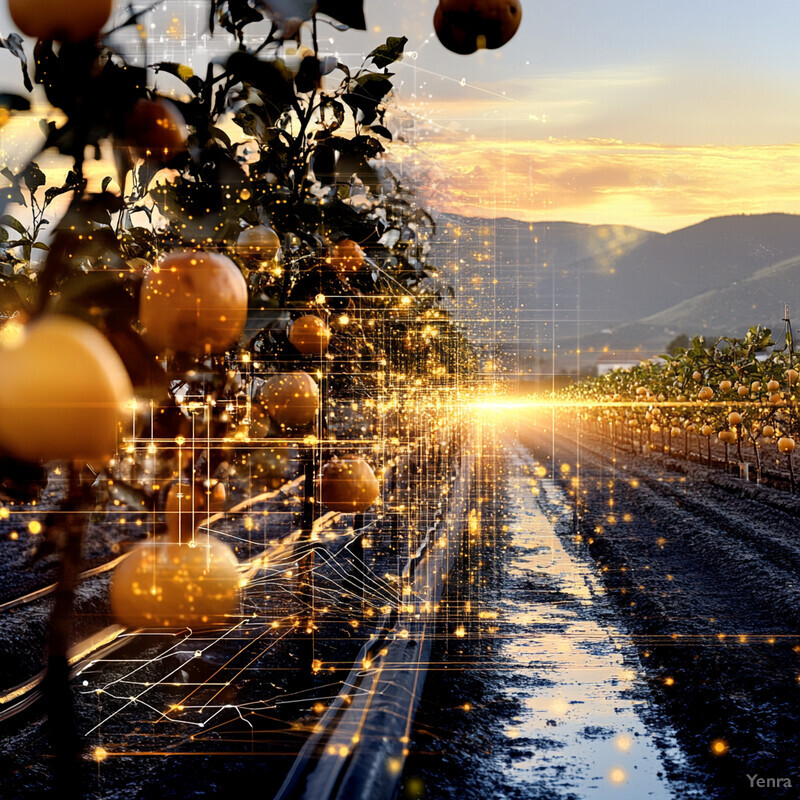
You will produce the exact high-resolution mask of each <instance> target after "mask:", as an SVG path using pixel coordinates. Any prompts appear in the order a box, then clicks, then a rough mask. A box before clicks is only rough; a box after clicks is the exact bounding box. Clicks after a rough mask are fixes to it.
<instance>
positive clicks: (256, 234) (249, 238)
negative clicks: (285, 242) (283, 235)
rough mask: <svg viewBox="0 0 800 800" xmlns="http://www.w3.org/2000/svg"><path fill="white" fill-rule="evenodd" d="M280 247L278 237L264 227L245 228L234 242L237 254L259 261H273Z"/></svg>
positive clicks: (270, 229)
mask: <svg viewBox="0 0 800 800" xmlns="http://www.w3.org/2000/svg"><path fill="white" fill-rule="evenodd" d="M280 247H281V239H280V237H279V236H278V234H277V233H275V231H274V230H272V228H269V227H267V226H266V225H253V226H252V227H250V228H245V229H244V230H243V231H242V232H241V233H240V234H239V238H238V239H237V240H236V252H237V253H239V254H241V255H243V256H251V257H253V258H259V259H260V260H261V261H272V260H274V259H275V256H276V255H278V250H280Z"/></svg>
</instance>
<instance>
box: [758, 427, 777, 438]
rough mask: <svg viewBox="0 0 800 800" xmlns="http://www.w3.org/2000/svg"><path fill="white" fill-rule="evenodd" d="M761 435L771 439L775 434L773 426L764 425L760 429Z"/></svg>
mask: <svg viewBox="0 0 800 800" xmlns="http://www.w3.org/2000/svg"><path fill="white" fill-rule="evenodd" d="M761 435H762V436H764V437H766V438H767V439H771V438H772V437H773V436H774V435H775V428H773V427H772V425H765V426H764V427H763V428H762V429H761Z"/></svg>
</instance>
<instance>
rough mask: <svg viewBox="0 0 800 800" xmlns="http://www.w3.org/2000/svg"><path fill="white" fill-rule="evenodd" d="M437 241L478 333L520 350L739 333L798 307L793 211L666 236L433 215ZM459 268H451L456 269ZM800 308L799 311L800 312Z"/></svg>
mask: <svg viewBox="0 0 800 800" xmlns="http://www.w3.org/2000/svg"><path fill="white" fill-rule="evenodd" d="M439 223H440V226H441V227H442V228H443V229H444V230H443V235H442V237H441V238H442V240H444V241H445V242H446V243H445V244H440V245H437V246H436V247H435V259H436V261H437V263H438V264H440V265H441V266H442V267H443V268H444V274H446V275H447V276H448V278H449V279H450V280H453V281H454V282H455V283H457V285H458V287H459V297H460V308H459V312H460V314H461V316H462V317H463V318H464V319H466V320H467V321H468V322H469V323H472V327H473V331H474V332H475V334H476V336H477V338H479V339H483V340H484V341H486V342H487V343H493V342H499V343H501V344H503V345H504V346H505V349H508V345H512V346H513V348H514V349H516V350H517V352H519V353H520V354H522V355H524V354H529V353H532V352H533V351H537V352H541V351H542V349H543V348H544V347H548V349H549V350H550V351H552V348H553V347H554V346H555V347H556V348H557V350H558V351H559V352H561V353H564V354H567V353H569V351H574V350H575V349H576V347H577V346H578V345H579V344H580V347H581V349H582V350H583V351H584V352H586V351H587V350H590V349H592V350H597V349H603V348H604V347H611V348H617V347H620V348H621V347H631V346H633V345H636V344H641V345H643V346H646V347H648V348H650V347H652V348H654V349H656V350H658V349H662V348H663V347H665V345H666V344H667V343H668V342H669V340H670V339H671V338H672V337H673V336H674V335H675V333H680V332H686V333H689V334H693V333H707V334H713V333H729V332H741V331H742V330H746V328H747V327H748V326H749V325H751V324H754V323H756V322H761V323H763V324H771V325H772V326H773V327H775V326H776V325H778V324H780V319H781V317H782V316H783V313H782V311H783V303H784V302H789V303H790V304H791V305H792V306H795V307H797V308H798V310H799V311H800V305H798V303H800V292H795V293H794V294H793V291H794V287H796V286H800V280H798V279H800V216H795V215H789V214H763V215H739V216H729V217H717V218H713V219H708V220H705V221H704V222H701V223H699V224H697V225H692V226H691V227H688V228H683V229H681V230H678V231H674V232H672V233H669V234H657V233H652V232H649V231H642V230H639V229H636V228H628V227H622V226H591V225H580V224H575V223H569V222H551V223H538V224H533V225H531V224H529V223H526V222H520V221H517V220H509V219H501V220H485V219H471V218H465V217H454V216H444V215H443V216H441V217H440V218H439ZM455 266H458V271H457V272H456V271H454V269H453V268H454V267H455ZM799 316H800V315H799Z"/></svg>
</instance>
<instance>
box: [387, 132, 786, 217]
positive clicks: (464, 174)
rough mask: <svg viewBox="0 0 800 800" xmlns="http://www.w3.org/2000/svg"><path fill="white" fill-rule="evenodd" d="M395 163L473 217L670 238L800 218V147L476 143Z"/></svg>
mask: <svg viewBox="0 0 800 800" xmlns="http://www.w3.org/2000/svg"><path fill="white" fill-rule="evenodd" d="M393 156H394V157H395V158H397V159H398V163H399V169H400V171H401V172H402V173H403V174H404V175H405V176H406V177H407V178H409V179H412V180H415V182H416V183H417V185H418V187H419V188H418V195H419V198H420V201H421V202H422V203H423V204H428V205H430V206H431V207H433V208H436V209H438V210H440V211H450V212H455V213H465V214H472V215H475V216H485V217H500V216H510V217H515V218H518V219H524V220H531V221H544V220H554V219H569V220H573V221H577V222H586V223H591V224H600V223H603V224H620V225H633V226H638V227H642V228H646V229H650V230H658V231H669V230H674V229H676V228H679V227H683V226H685V225H690V224H694V223H696V222H699V221H701V220H703V219H706V218H708V217H712V216H721V215H725V214H741V213H749V214H754V213H767V212H774V211H782V212H787V213H800V194H799V193H798V192H797V184H798V178H799V177H800V174H799V173H800V169H798V168H795V166H794V165H796V164H800V144H788V145H763V146H746V145H741V146H690V145H687V146H680V145H659V144H637V143H627V142H622V141H619V140H616V139H581V140H575V139H538V140H521V141H511V140H506V141H492V140H487V139H480V138H477V137H475V138H463V139H462V140H460V141H455V140H449V141H437V140H434V139H432V140H429V141H426V142H424V143H423V144H421V145H420V146H419V147H417V148H413V149H412V148H409V147H402V146H401V147H395V148H394V150H393ZM423 176H424V179H421V178H422V177H423Z"/></svg>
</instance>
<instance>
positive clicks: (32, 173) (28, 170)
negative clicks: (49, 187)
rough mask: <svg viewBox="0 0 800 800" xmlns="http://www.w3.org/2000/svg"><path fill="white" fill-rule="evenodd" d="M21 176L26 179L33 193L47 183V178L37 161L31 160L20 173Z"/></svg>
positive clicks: (26, 183)
mask: <svg viewBox="0 0 800 800" xmlns="http://www.w3.org/2000/svg"><path fill="white" fill-rule="evenodd" d="M20 177H21V178H22V180H24V181H25V185H26V186H27V187H28V190H29V191H30V192H31V194H33V193H34V192H36V190H37V189H38V188H39V187H40V186H44V184H45V183H47V178H46V176H45V174H44V172H42V170H41V169H39V165H38V164H37V163H36V162H35V161H31V163H30V164H28V166H27V167H25V169H24V170H23V171H22V172H21V173H20Z"/></svg>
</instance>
